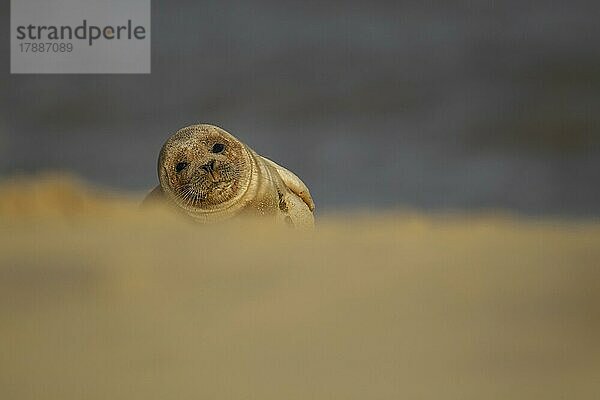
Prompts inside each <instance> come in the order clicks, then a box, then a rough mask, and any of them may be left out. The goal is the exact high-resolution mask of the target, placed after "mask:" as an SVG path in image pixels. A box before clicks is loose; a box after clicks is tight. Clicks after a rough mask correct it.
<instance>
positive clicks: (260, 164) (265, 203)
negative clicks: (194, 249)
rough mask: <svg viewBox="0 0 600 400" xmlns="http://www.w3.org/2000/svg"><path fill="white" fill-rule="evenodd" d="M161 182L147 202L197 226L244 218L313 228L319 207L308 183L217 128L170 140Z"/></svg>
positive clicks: (196, 128) (189, 130) (193, 129)
mask: <svg viewBox="0 0 600 400" xmlns="http://www.w3.org/2000/svg"><path fill="white" fill-rule="evenodd" d="M158 179H159V182H160V184H159V185H158V186H157V187H156V188H154V190H153V191H152V192H151V193H150V194H149V195H148V196H147V197H146V199H145V200H144V203H143V204H147V203H149V202H153V201H156V200H162V201H166V202H167V203H169V204H171V205H173V206H175V207H176V208H177V209H178V210H180V211H183V212H184V213H185V214H187V215H189V216H190V217H192V218H193V219H194V220H196V221H198V222H202V223H212V222H218V221H222V220H226V219H230V218H233V217H237V216H244V215H245V216H260V217H264V218H270V219H272V220H273V221H276V222H281V223H285V224H288V225H290V226H294V227H298V228H308V227H313V226H314V215H313V211H314V209H315V204H314V202H313V199H312V197H311V195H310V192H309V190H308V188H307V187H306V185H305V184H304V182H302V180H301V179H300V178H298V177H297V176H296V175H295V174H294V173H292V172H291V171H289V170H287V169H286V168H284V167H282V166H281V165H279V164H277V163H275V162H274V161H271V160H269V159H268V158H265V157H262V156H260V155H258V154H257V153H256V152H255V151H254V150H252V149H251V148H250V147H248V146H247V145H245V144H244V143H242V142H240V141H239V140H238V139H236V138H235V137H234V136H233V135H231V134H230V133H228V132H227V131H225V130H224V129H221V128H219V127H217V126H214V125H208V124H198V125H191V126H187V127H185V128H182V129H180V130H178V131H177V132H175V133H174V134H173V135H172V136H171V137H169V138H168V139H167V141H166V142H165V143H164V145H163V147H162V149H161V151H160V155H159V157H158Z"/></svg>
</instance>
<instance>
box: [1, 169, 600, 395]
mask: <svg viewBox="0 0 600 400" xmlns="http://www.w3.org/2000/svg"><path fill="white" fill-rule="evenodd" d="M142 195H143V194H139V196H138V195H132V194H118V193H111V192H110V191H108V190H105V189H96V188H91V187H89V186H87V185H85V184H83V183H82V182H79V181H77V180H73V179H70V178H65V177H57V176H47V177H37V178H15V179H10V180H5V181H4V182H3V183H2V184H1V185H0V343H2V344H1V345H0V398H2V399H47V400H51V399H60V400H67V399H113V400H116V399H128V400H133V399H144V400H148V399H184V398H185V399H187V398H195V399H196V398H206V399H262V400H266V399H361V400H362V399H401V398H406V399H441V398H443V399H482V398H483V399H533V398H543V399H565V398H569V399H591V398H595V396H597V394H598V393H600V380H598V374H599V371H600V345H599V344H600V342H599V339H598V338H600V294H599V293H600V269H599V267H600V223H598V222H595V223H594V222H589V221H583V220H568V219H560V220H559V219H553V218H523V217H519V216H516V215H508V214H503V213H498V212H491V211H490V212H486V213H479V214H476V215H475V214H468V213H459V214H449V213H439V214H433V213H429V214H424V213H420V212H407V211H389V212H378V213H360V212H356V213H345V214H342V213H340V214H336V215H319V218H318V227H317V229H316V230H315V231H314V232H294V231H291V230H281V229H274V228H272V227H269V226H265V225H264V224H257V223H255V222H252V223H250V222H247V223H243V224H242V223H240V224H235V225H225V226H210V227H205V226H197V225H194V224H191V223H187V222H185V221H181V220H179V219H178V218H174V217H173V216H171V215H170V214H169V213H167V212H164V210H155V209H153V210H147V211H140V209H139V207H138V203H139V200H140V198H141V196H142Z"/></svg>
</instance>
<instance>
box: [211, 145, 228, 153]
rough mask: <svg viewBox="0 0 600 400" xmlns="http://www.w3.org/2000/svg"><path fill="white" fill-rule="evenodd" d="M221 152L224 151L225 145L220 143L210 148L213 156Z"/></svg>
mask: <svg viewBox="0 0 600 400" xmlns="http://www.w3.org/2000/svg"><path fill="white" fill-rule="evenodd" d="M223 150H225V145H224V144H222V143H215V145H214V146H213V147H212V152H213V153H215V154H217V153H220V152H222V151H223Z"/></svg>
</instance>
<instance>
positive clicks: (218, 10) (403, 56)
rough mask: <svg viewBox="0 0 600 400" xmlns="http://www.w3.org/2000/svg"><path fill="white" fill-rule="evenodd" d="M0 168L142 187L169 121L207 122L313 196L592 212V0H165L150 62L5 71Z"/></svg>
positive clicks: (597, 120)
mask: <svg viewBox="0 0 600 400" xmlns="http://www.w3.org/2000/svg"><path fill="white" fill-rule="evenodd" d="M8 3H9V2H8V1H6V2H3V5H2V7H1V12H2V21H3V22H4V26H5V29H3V30H2V40H1V44H0V46H1V50H2V54H4V56H3V57H1V64H0V65H1V68H2V70H1V73H2V79H1V80H0V177H1V176H8V175H12V174H15V173H20V172H21V173H22V172H26V173H30V172H35V171H40V170H67V171H72V172H74V173H76V174H78V175H80V176H82V177H84V178H85V179H88V180H90V181H92V182H94V183H96V184H100V185H105V186H109V187H112V188H117V189H127V190H136V191H144V190H150V189H151V188H152V187H153V186H154V185H155V184H156V182H157V178H156V171H155V168H156V167H155V165H156V158H157V154H158V151H159V149H160V146H161V145H162V143H163V141H164V140H165V139H166V137H167V136H168V135H169V134H170V133H172V132H174V131H175V130H176V129H178V128H180V127H183V126H185V125H189V124H192V123H195V122H208V123H213V124H216V125H219V126H221V127H223V128H225V129H227V130H228V131H230V132H231V133H233V134H234V135H236V136H237V137H238V138H240V139H241V140H242V141H244V142H246V143H247V144H249V145H250V146H251V147H253V148H254V149H255V150H257V151H258V152H259V153H261V154H263V155H266V156H269V157H271V158H273V159H275V160H277V161H278V162H280V163H281V164H283V165H285V166H288V167H289V168H290V169H292V170H293V171H295V172H297V173H298V175H299V176H301V177H302V178H303V179H304V180H305V181H306V182H307V184H308V186H309V187H310V188H311V191H312V193H313V196H314V198H315V200H316V202H317V207H319V208H320V209H321V210H336V209H344V208H355V207H356V208H363V209H364V208H367V209H375V208H390V207H402V206H408V207H417V208H423V209H480V208H502V209H509V210H515V211H519V212H523V213H528V214H540V213H550V214H558V215H594V216H598V215H600V187H599V185H600V133H599V129H598V128H599V126H600V113H599V111H600V91H599V89H600V40H599V39H600V24H599V22H598V16H599V7H598V6H597V5H594V2H591V1H590V2H580V1H569V2H567V1H563V2H550V1H529V0H528V1H518V0H509V1H495V2H487V1H480V2H474V1H458V2H451V1H438V2H416V1H415V2H399V1H398V2H397V1H389V2H373V1H369V2H367V1H362V2H360V1H335V0H329V1H304V2H287V1H260V2H257V1H239V2H224V1H211V2H207V1H178V2H174V1H166V0H162V1H159V0H153V2H152V3H153V4H152V74H151V75H10V74H9V51H8V49H9V46H8V42H9V37H8V34H9V32H8V29H7V28H6V27H8V26H9V4H8Z"/></svg>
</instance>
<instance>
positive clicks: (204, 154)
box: [158, 125, 251, 211]
mask: <svg viewBox="0 0 600 400" xmlns="http://www.w3.org/2000/svg"><path fill="white" fill-rule="evenodd" d="M250 170H251V167H250V165H249V155H248V153H247V150H246V149H245V147H244V146H243V145H242V144H241V143H240V142H239V141H238V140H237V139H235V138H234V137H233V136H231V135H230V134H229V133H227V132H225V131H224V130H222V129H221V128H218V127H216V126H212V125H193V126H189V127H186V128H183V129H180V130H179V131H177V132H176V133H175V134H173V135H172V136H171V137H170V138H169V139H168V140H167V141H166V143H165V144H164V145H163V148H162V150H161V152H160V157H159V160H158V175H159V179H160V184H161V187H162V189H163V191H164V192H165V193H166V194H167V196H168V197H169V198H171V199H172V200H173V201H175V203H176V204H177V205H179V206H180V207H182V208H184V209H186V210H188V211H198V210H203V209H204V210H210V209H215V208H219V206H220V205H222V204H223V203H226V202H227V201H229V200H232V199H234V198H236V197H238V196H240V195H241V194H242V193H243V191H244V190H245V189H246V185H247V182H248V180H249V175H250Z"/></svg>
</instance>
